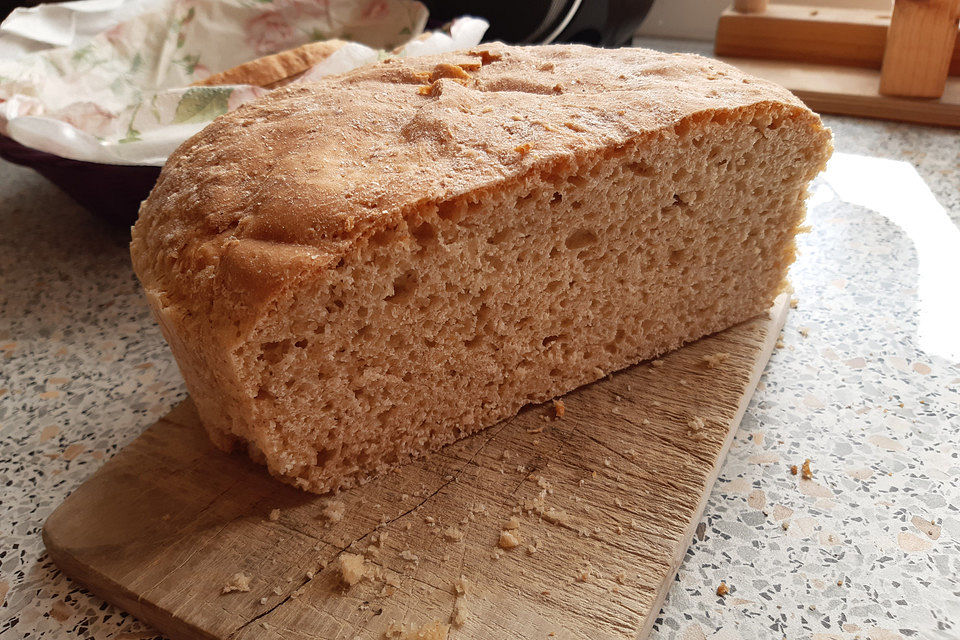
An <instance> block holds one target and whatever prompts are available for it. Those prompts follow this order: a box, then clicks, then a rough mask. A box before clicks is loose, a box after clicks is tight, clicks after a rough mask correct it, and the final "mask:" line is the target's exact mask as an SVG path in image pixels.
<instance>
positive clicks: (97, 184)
mask: <svg viewBox="0 0 960 640" xmlns="http://www.w3.org/2000/svg"><path fill="white" fill-rule="evenodd" d="M0 157H2V158H4V159H5V160H9V161H10V162H14V163H16V164H19V165H23V166H24V167H30V168H31V169H33V170H35V171H36V172H37V173H39V174H40V175H42V176H43V177H45V178H46V179H47V180H49V181H50V182H52V183H53V184H55V185H57V186H58V187H60V188H61V189H63V190H64V191H65V192H66V193H67V195H69V196H70V197H71V198H73V199H74V200H76V201H77V202H78V203H79V204H80V205H81V206H82V207H84V208H85V209H87V210H89V211H90V212H91V213H93V214H94V215H95V216H98V217H100V218H103V219H105V220H108V221H109V222H111V223H113V224H116V225H118V226H130V225H132V224H133V223H134V222H135V221H136V219H137V211H138V210H139V209H140V203H141V202H142V201H143V200H144V199H145V198H146V197H147V196H148V195H149V194H150V189H152V188H153V184H154V183H155V182H156V181H157V176H159V175H160V167H143V166H134V165H121V164H100V163H97V162H84V161H82V160H70V159H69V158H61V157H60V156H55V155H53V154H52V153H47V152H45V151H37V150H36V149H31V148H30V147H25V146H23V145H22V144H20V143H19V142H16V141H14V140H11V139H10V138H7V137H6V136H0Z"/></svg>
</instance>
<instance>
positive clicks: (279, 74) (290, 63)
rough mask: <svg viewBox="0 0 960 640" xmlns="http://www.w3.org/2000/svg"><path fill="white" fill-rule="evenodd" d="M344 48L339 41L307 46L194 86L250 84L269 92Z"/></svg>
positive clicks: (260, 60) (246, 65)
mask: <svg viewBox="0 0 960 640" xmlns="http://www.w3.org/2000/svg"><path fill="white" fill-rule="evenodd" d="M345 44H347V43H346V42H344V41H343V40H323V41H321V42H311V43H308V44H305V45H303V46H300V47H297V48H296V49H289V50H288V51H281V52H280V53H275V54H273V55H272V56H264V57H262V58H257V59H256V60H251V61H250V62H244V63H243V64H241V65H237V66H236V67H232V68H230V69H227V70H226V71H221V72H220V73H215V74H213V75H212V76H210V77H208V78H205V79H204V80H201V81H200V82H195V83H194V84H195V85H197V86H207V87H210V86H214V85H221V84H252V85H256V86H258V87H264V88H267V89H273V88H275V87H280V86H283V85H284V84H286V83H288V82H290V81H292V80H294V79H296V78H298V77H299V76H301V75H302V74H303V73H304V72H305V71H307V70H308V69H310V67H312V66H314V65H315V64H318V63H320V62H322V61H323V60H326V59H327V58H328V57H330V55H332V54H333V53H334V52H335V51H336V50H337V49H339V48H340V47H342V46H343V45H345Z"/></svg>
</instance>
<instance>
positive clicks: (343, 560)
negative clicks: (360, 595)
mask: <svg viewBox="0 0 960 640" xmlns="http://www.w3.org/2000/svg"><path fill="white" fill-rule="evenodd" d="M364 561H365V558H364V557H363V556H361V555H359V554H356V553H341V554H340V558H339V563H340V580H341V582H343V584H345V585H347V586H348V587H352V586H353V585H355V584H357V583H358V582H360V581H361V580H363V578H364V576H366V574H367V569H366V567H364V566H363V563H364Z"/></svg>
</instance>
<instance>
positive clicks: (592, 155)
mask: <svg viewBox="0 0 960 640" xmlns="http://www.w3.org/2000/svg"><path fill="white" fill-rule="evenodd" d="M745 78H746V76H744V74H743V73H741V72H740V71H738V70H736V69H734V68H733V67H730V66H727V65H725V64H723V63H720V62H717V61H713V60H708V59H705V58H701V57H698V56H690V55H669V54H664V53H659V52H655V51H649V50H645V49H636V48H622V49H596V48H590V47H584V46H580V45H557V46H545V47H510V46H506V45H499V44H490V45H483V46H480V47H477V48H474V49H471V50H467V51H462V52H456V53H450V54H443V55H440V56H424V57H416V58H407V59H402V60H400V59H389V60H384V61H382V62H380V63H378V64H374V65H369V66H366V67H363V68H360V69H357V70H354V71H351V72H349V73H346V74H341V75H337V76H332V77H329V78H325V79H322V80H321V81H319V82H316V83H310V84H303V85H290V86H287V87H284V88H281V89H277V90H276V91H273V92H271V93H270V94H269V95H268V96H266V97H264V98H262V99H260V100H257V101H254V102H251V103H248V104H246V105H243V106H242V107H240V108H239V109H237V110H235V111H232V112H230V113H228V114H225V115H224V116H222V117H220V118H218V119H216V120H215V121H214V122H212V123H211V124H210V125H209V126H208V127H206V128H205V129H204V130H203V131H202V132H200V133H199V134H197V135H196V136H194V137H193V138H191V139H190V140H188V141H187V142H186V143H184V144H183V145H182V146H181V147H180V148H179V149H178V150H177V151H176V152H175V153H173V154H172V155H171V157H170V159H169V160H168V162H167V164H166V166H165V167H164V169H163V171H162V173H161V176H160V178H159V180H158V182H157V184H156V186H155V187H154V190H153V192H152V193H151V195H150V197H149V198H148V199H147V201H146V202H145V203H144V205H143V206H142V207H141V210H140V217H139V220H138V221H137V224H136V226H135V227H134V230H133V236H132V243H131V254H132V257H133V263H134V267H135V269H136V272H137V275H138V276H139V277H140V280H141V281H142V283H143V286H144V289H145V291H146V295H147V299H148V301H149V303H150V305H151V307H152V308H153V310H154V312H155V314H156V316H157V318H158V320H159V323H160V327H161V329H162V331H163V333H164V335H165V337H166V338H167V340H168V342H169V343H170V346H171V348H172V350H173V353H174V355H175V357H176V359H177V362H178V364H179V366H180V370H181V372H182V373H183V376H184V379H185V381H186V384H187V387H188V390H189V391H190V395H191V397H192V399H193V401H194V403H195V404H196V407H197V410H198V412H199V415H200V417H201V419H202V421H203V423H204V426H205V427H206V429H207V431H208V433H209V434H210V436H211V438H212V440H213V441H214V443H215V444H216V445H217V446H219V447H221V448H223V449H230V448H233V447H236V446H241V447H244V448H246V450H247V451H248V452H249V453H250V455H251V456H252V457H253V458H254V459H255V460H258V461H260V462H262V463H264V464H266V466H267V467H268V469H269V470H270V472H271V473H273V474H274V475H276V476H278V477H280V478H282V479H284V480H285V481H287V482H289V483H292V484H294V485H296V486H298V487H301V488H303V489H307V490H310V491H315V492H327V491H331V490H336V489H340V488H345V487H350V486H354V485H356V484H357V483H359V482H361V481H363V480H364V479H366V478H369V477H370V476H372V475H375V474H379V473H382V472H384V471H386V470H389V469H391V468H393V467H395V466H397V465H399V464H401V463H403V462H404V461H408V460H410V459H411V458H413V457H416V456H420V455H423V454H424V452H426V451H429V450H432V449H436V448H439V447H441V446H443V445H445V444H448V443H450V442H453V441H454V440H457V439H458V438H461V437H464V436H466V435H469V434H471V433H474V432H476V431H477V430H479V429H482V428H484V427H487V426H489V425H491V424H493V423H495V422H498V421H499V420H501V419H503V418H506V417H508V416H511V415H514V414H515V413H516V412H517V411H519V409H520V408H521V407H523V406H524V405H526V404H529V403H540V402H545V401H547V400H550V399H551V398H555V397H558V396H561V395H563V394H564V393H567V392H568V391H571V390H573V389H575V388H577V387H579V386H581V385H583V384H586V383H589V382H592V381H594V380H597V379H599V378H600V377H602V376H604V375H608V374H609V373H611V372H613V371H616V370H618V369H621V368H624V367H626V366H629V365H631V364H634V363H636V362H639V361H642V360H647V359H650V358H656V357H658V356H659V355H660V354H663V353H665V352H667V351H670V350H672V349H675V348H677V347H679V346H680V345H682V344H683V343H685V342H688V341H692V340H696V339H698V338H700V337H702V336H704V335H707V334H710V333H713V332H716V331H718V330H721V329H724V328H726V327H729V326H731V325H733V324H736V323H739V322H741V321H743V320H746V319H747V318H750V317H752V316H754V315H757V314H759V313H761V312H763V311H764V310H766V309H767V308H769V306H770V305H771V304H772V302H773V299H774V298H775V296H776V295H777V294H778V292H780V291H781V290H782V287H783V281H784V276H785V274H786V271H787V268H788V266H789V265H790V264H791V263H792V261H793V259H794V255H795V246H794V236H795V234H796V231H797V227H798V225H799V224H800V223H801V221H802V219H803V217H804V208H805V205H804V202H805V199H806V195H807V185H808V183H809V181H810V180H811V179H812V178H813V177H814V176H815V175H816V174H817V173H818V172H819V171H820V170H821V168H822V167H823V166H824V163H825V161H826V159H827V157H828V156H829V153H830V147H831V145H830V134H829V132H828V131H827V130H826V129H825V128H824V127H823V126H822V125H821V123H820V119H819V118H818V117H817V116H816V115H815V114H814V113H812V112H811V111H810V110H808V109H807V108H806V107H804V106H803V105H802V104H801V103H800V102H799V101H798V100H796V98H794V97H793V96H792V95H791V94H790V93H788V92H787V91H786V90H784V89H782V88H780V87H777V86H775V85H773V84H770V83H767V82H765V81H762V80H759V79H753V80H751V81H750V82H749V83H744V82H743V80H744V79H745ZM558 81H559V82H558ZM560 85H562V86H560ZM422 87H426V88H428V90H427V91H425V92H424V93H425V95H421V92H420V90H419V89H420V88H422ZM371 104H376V108H375V109H374V108H370V105H371ZM656 362H657V361H654V364H655V365H656ZM560 406H562V405H560V404H559V403H558V405H557V409H559V407H560ZM555 413H558V414H560V413H561V412H560V411H557V410H555ZM335 519H336V516H334V517H331V518H330V520H331V521H335Z"/></svg>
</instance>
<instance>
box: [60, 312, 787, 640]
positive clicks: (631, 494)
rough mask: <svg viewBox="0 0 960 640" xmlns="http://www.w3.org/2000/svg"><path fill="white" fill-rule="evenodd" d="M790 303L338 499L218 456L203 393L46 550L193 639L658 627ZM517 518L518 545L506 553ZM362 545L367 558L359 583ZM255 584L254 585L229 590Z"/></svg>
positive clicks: (136, 449)
mask: <svg viewBox="0 0 960 640" xmlns="http://www.w3.org/2000/svg"><path fill="white" fill-rule="evenodd" d="M786 308H787V305H786V304H785V301H784V299H783V298H781V299H780V300H779V301H778V303H777V305H776V306H775V307H774V308H773V309H772V311H771V312H770V314H769V316H762V317H758V318H756V319H754V320H751V321H748V322H746V323H743V324H741V325H738V326H736V327H733V328H731V329H729V330H727V331H724V332H722V333H719V334H716V335H714V336H711V337H708V338H705V339H703V340H700V341H698V342H695V343H693V344H690V345H688V346H686V347H684V348H682V349H680V350H678V351H675V352H673V353H671V354H669V355H667V356H665V357H664V358H663V359H662V360H661V361H660V362H659V364H658V363H653V364H651V363H646V364H641V365H638V366H635V367H632V368H630V369H627V370H624V371H622V372H620V373H618V374H615V375H613V376H610V377H608V378H606V379H604V380H602V381H600V382H597V383H594V384H592V385H588V386H586V387H583V388H581V389H578V390H576V391H574V392H572V393H570V394H568V395H567V396H566V397H565V398H564V403H565V409H566V410H565V413H564V416H563V417H562V418H560V419H553V417H552V416H553V413H554V412H553V409H552V407H551V406H550V405H546V406H536V407H529V408H527V409H526V410H524V411H523V412H521V414H520V415H518V416H517V417H515V418H513V419H510V420H506V421H504V422H501V423H499V424H497V425H495V426H493V427H491V428H490V429H487V430H486V431H483V432H481V433H479V434H477V435H475V436H473V437H470V438H467V439H465V440H462V441H460V442H458V443H456V444H454V445H451V446H448V447H446V448H445V449H443V450H442V451H440V452H439V453H435V454H432V455H430V456H427V457H425V458H424V459H422V460H420V461H417V462H415V463H412V464H409V465H406V466H404V467H402V468H401V469H399V470H398V471H396V472H394V473H391V474H388V475H386V476H384V477H381V478H379V479H377V480H374V481H371V482H370V483H368V484H366V485H365V486H362V487H359V488H357V489H354V490H351V491H347V492H345V493H342V494H340V495H339V496H337V497H336V498H334V499H330V498H329V497H323V496H315V495H310V494H307V493H302V492H300V491H297V490H295V489H293V488H290V487H288V486H286V485H283V484H281V483H279V482H277V481H275V480H273V479H271V478H270V477H269V476H268V475H267V474H266V472H265V471H264V470H263V468H261V467H259V466H257V465H255V464H253V463H251V462H250V461H249V460H247V459H246V458H245V457H244V456H242V455H239V454H237V455H227V454H224V453H222V452H220V451H218V450H216V449H214V448H213V447H212V446H211V445H210V444H209V443H208V441H207V438H206V436H205V434H204V433H203V430H202V429H201V427H200V425H199V423H198V419H197V416H196V413H195V411H194V408H193V406H192V404H191V403H190V401H186V402H184V403H183V404H182V405H180V406H179V407H177V408H176V409H175V410H173V411H172V412H171V413H170V414H169V415H168V416H166V417H165V418H163V419H161V420H160V421H159V422H157V423H156V424H154V425H153V426H151V427H150V428H148V429H147V430H146V431H145V432H144V433H143V435H141V436H140V437H139V438H137V439H136V440H135V441H133V442H132V443H131V444H130V445H128V446H127V447H126V448H125V449H123V450H122V451H121V452H119V453H118V454H117V455H116V456H115V457H114V458H113V459H112V460H110V461H109V462H108V463H107V464H105V465H104V467H103V468H102V469H101V470H100V471H98V472H97V473H96V474H95V475H94V476H93V477H91V478H90V479H89V480H88V481H87V482H85V483H84V484H83V485H82V486H80V487H79V488H78V489H77V490H76V491H74V492H73V493H72V494H71V495H70V497H69V498H67V500H66V501H65V502H64V503H63V504H62V505H61V506H60V507H59V508H58V509H57V510H56V511H55V512H54V513H53V514H52V515H51V516H50V518H49V519H48V520H47V522H46V525H45V527H44V532H43V535H44V540H45V542H46V545H47V549H48V551H49V553H50V556H51V557H52V558H53V560H54V561H55V562H56V563H57V564H58V565H59V566H60V567H61V568H62V569H63V571H64V572H65V573H66V574H67V575H68V576H70V577H71V578H73V579H75V580H77V581H79V582H81V583H83V584H84V585H86V586H87V587H88V588H89V589H90V590H92V591H93V592H95V593H97V594H99V595H100V596H101V597H103V598H104V599H105V600H108V601H110V602H112V603H114V604H116V605H118V606H120V607H122V608H124V609H126V610H127V611H129V612H130V613H132V614H133V615H135V616H137V617H138V618H140V619H142V620H143V621H145V622H148V623H150V624H152V625H153V626H155V627H156V628H157V629H158V630H159V631H160V632H162V633H164V634H166V635H167V636H170V637H172V638H177V639H181V638H184V639H185V638H190V639H193V638H218V639H226V638H231V639H232V638H237V639H240V638H268V639H269V638H285V639H300V638H304V639H306V638H324V639H332V638H382V637H384V636H385V634H387V633H388V632H389V631H390V630H391V629H393V630H396V629H397V628H398V625H402V624H406V625H408V628H413V629H416V628H419V627H420V626H421V625H424V624H427V625H429V624H431V623H435V622H437V621H439V622H440V623H442V624H441V625H440V626H439V627H437V629H439V630H441V631H442V629H443V625H446V624H448V623H449V622H450V621H451V617H452V616H453V614H454V610H455V607H457V608H458V611H460V612H461V613H462V614H463V615H464V616H465V617H464V620H463V624H462V625H461V626H459V627H456V626H454V627H452V628H451V629H450V637H451V638H463V639H481V638H483V639H487V638H518V639H526V638H530V639H532V638H538V639H542V638H547V637H551V636H550V634H555V635H553V636H552V637H555V638H591V639H600V638H637V637H643V636H645V635H646V634H647V633H648V632H649V630H650V628H651V626H652V624H653V622H654V620H655V619H656V617H657V614H658V613H659V610H660V606H661V604H662V602H663V599H664V597H665V596H666V593H667V590H668V589H669V587H670V584H671V582H672V581H673V576H674V574H675V572H676V570H677V567H678V566H679V564H680V561H681V559H682V558H683V556H684V553H685V552H686V549H687V546H688V545H689V544H690V540H691V538H692V536H693V532H694V530H695V528H696V526H697V523H698V521H699V518H700V516H701V514H702V511H703V508H704V505H705V504H706V500H707V497H708V496H709V493H710V488H711V487H712V485H713V483H714V481H715V480H716V477H717V474H718V473H719V469H720V466H721V463H722V461H723V458H724V455H725V454H726V451H727V449H728V448H729V446H730V443H731V441H732V439H733V435H734V432H735V431H736V427H737V424H738V423H739V422H740V419H741V417H742V415H743V412H744V410H745V409H746V406H747V404H748V402H749V399H750V396H751V394H752V392H753V388H754V386H755V385H756V383H757V380H758V379H759V377H760V374H761V372H762V370H763V368H764V366H765V364H766V362H767V359H768V358H769V355H770V353H771V351H772V350H773V347H774V343H775V341H776V340H777V335H778V334H779V330H780V328H781V327H782V325H783V321H784V318H785V315H786ZM716 354H728V355H727V356H717V355H716ZM708 356H714V358H713V359H712V360H710V359H708V358H707V357H708ZM512 517H516V518H517V521H518V522H519V526H518V528H516V529H511V533H512V535H514V536H515V537H516V538H517V539H518V541H519V545H518V546H516V547H515V548H512V549H508V550H504V549H500V548H498V541H499V540H500V537H501V532H502V531H503V529H504V527H505V526H512V525H513V524H516V523H509V524H508V521H509V519H510V518H512ZM345 554H357V555H362V556H363V557H364V558H365V559H364V564H363V566H362V570H363V571H364V573H365V574H366V577H364V578H363V579H362V580H361V581H360V582H358V583H356V584H354V585H353V586H352V587H349V588H348V587H346V586H345V585H344V584H343V583H342V581H341V570H340V561H341V560H342V559H343V558H345V557H347V556H346V555H345ZM358 560H359V559H358V558H354V561H355V562H356V561H358ZM237 573H242V574H243V575H244V576H245V577H249V579H250V581H249V587H248V588H249V591H242V590H241V591H234V592H230V593H226V594H224V593H222V591H223V589H224V587H225V586H227V585H230V584H231V583H233V582H234V578H235V576H236V574H237ZM461 576H463V577H464V578H465V580H466V583H467V592H466V594H465V595H462V596H460V597H459V599H458V598H457V592H456V589H455V585H456V584H457V582H458V581H459V580H460V578H461ZM241 582H242V581H241ZM237 586H242V585H237ZM707 586H708V588H709V587H713V586H714V585H707ZM429 637H432V636H429ZM437 637H440V636H437Z"/></svg>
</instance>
